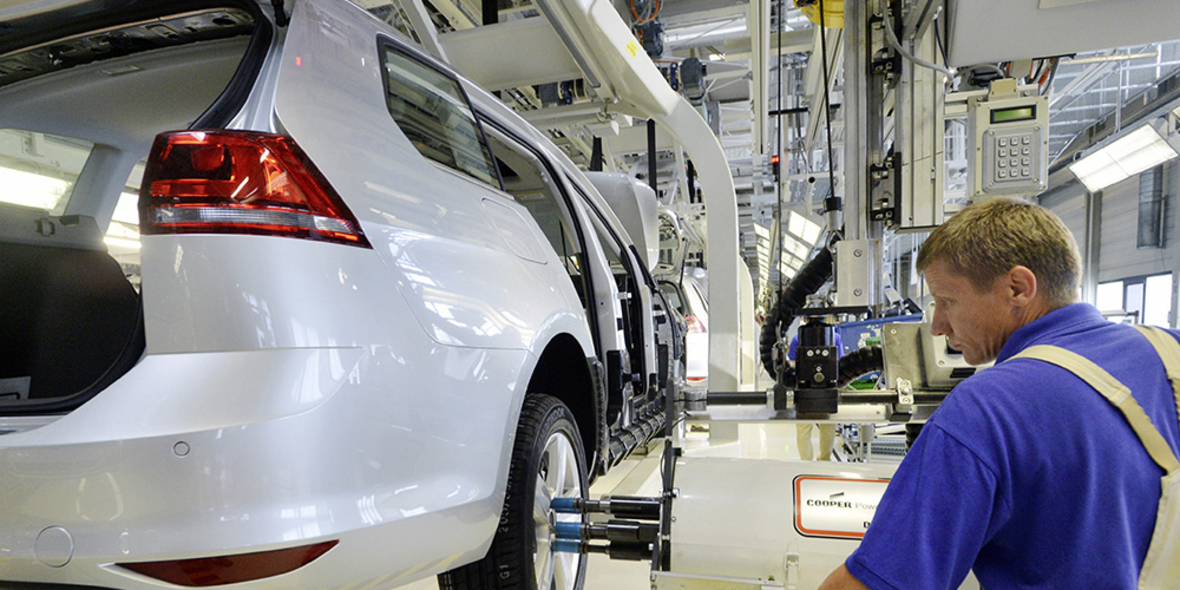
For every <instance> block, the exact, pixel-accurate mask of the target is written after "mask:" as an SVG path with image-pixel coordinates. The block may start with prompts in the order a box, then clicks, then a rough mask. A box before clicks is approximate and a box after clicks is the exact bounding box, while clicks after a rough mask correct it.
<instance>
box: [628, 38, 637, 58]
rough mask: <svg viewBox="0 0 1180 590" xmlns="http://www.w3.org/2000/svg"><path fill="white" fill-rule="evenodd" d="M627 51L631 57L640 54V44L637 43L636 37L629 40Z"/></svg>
mask: <svg viewBox="0 0 1180 590" xmlns="http://www.w3.org/2000/svg"><path fill="white" fill-rule="evenodd" d="M627 53H630V54H631V57H635V56H636V55H637V54H639V44H638V43H636V42H635V40H634V39H632V40H630V41H628V42H627Z"/></svg>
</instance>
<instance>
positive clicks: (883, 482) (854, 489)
mask: <svg viewBox="0 0 1180 590" xmlns="http://www.w3.org/2000/svg"><path fill="white" fill-rule="evenodd" d="M888 485H889V480H887V479H855V478H840V477H823V476H818V475H800V476H798V477H796V478H795V530H797V531H799V534H800V535H803V536H806V537H828V538H833V539H863V538H864V536H865V530H867V529H868V528H869V524H870V523H872V522H873V515H874V514H876V512H877V504H879V503H880V502H881V496H883V495H885V487H886V486H888Z"/></svg>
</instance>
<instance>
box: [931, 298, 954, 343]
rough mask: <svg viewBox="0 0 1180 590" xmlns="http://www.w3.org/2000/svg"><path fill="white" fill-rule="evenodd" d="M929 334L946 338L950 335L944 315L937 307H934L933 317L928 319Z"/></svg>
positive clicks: (949, 327)
mask: <svg viewBox="0 0 1180 590" xmlns="http://www.w3.org/2000/svg"><path fill="white" fill-rule="evenodd" d="M930 333H931V334H934V335H935V336H946V335H949V334H950V333H951V326H950V324H949V323H948V322H947V321H946V314H945V313H943V312H942V311H941V310H940V309H939V306H937V305H935V306H934V315H933V317H932V318H931V319H930Z"/></svg>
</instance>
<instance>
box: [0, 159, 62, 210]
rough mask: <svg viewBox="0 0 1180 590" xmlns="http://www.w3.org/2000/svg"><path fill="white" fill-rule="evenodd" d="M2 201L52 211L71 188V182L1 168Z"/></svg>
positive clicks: (0, 192) (0, 199)
mask: <svg viewBox="0 0 1180 590" xmlns="http://www.w3.org/2000/svg"><path fill="white" fill-rule="evenodd" d="M0 186H2V187H4V190H3V191H0V201H3V202H5V203H13V204H15V205H24V206H25V207H36V208H38V209H45V210H46V211H52V210H53V208H54V207H56V206H57V204H58V202H60V201H61V198H62V197H63V196H64V195H65V194H66V191H68V190H69V189H70V183H69V182H66V181H64V180H61V179H60V178H49V177H48V176H41V175H40V174H33V173H32V172H24V171H21V170H13V169H11V168H0Z"/></svg>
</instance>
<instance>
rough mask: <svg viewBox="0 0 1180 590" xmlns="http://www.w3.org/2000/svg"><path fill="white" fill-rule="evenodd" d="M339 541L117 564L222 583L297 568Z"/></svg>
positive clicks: (176, 580)
mask: <svg viewBox="0 0 1180 590" xmlns="http://www.w3.org/2000/svg"><path fill="white" fill-rule="evenodd" d="M337 543H339V541H327V542H324V543H317V544H315V545H304V546H302V547H291V548H289V549H279V550H277V551H259V552H257V553H240V554H237V555H219V556H217V557H201V558H197V559H177V560H174V561H141V562H137V563H119V564H116V565H118V566H119V567H121V568H125V569H129V570H131V571H133V572H136V573H138V574H143V575H145V576H147V577H149V578H155V579H157V580H162V581H164V582H168V583H170V584H176V585H177V586H190V587H191V586H220V585H222V584H235V583H238V582H248V581H250V580H259V579H262V578H269V577H272V576H277V575H280V574H285V573H287V572H290V571H294V570H297V569H299V568H301V567H303V566H305V565H307V564H309V563H311V562H313V561H315V560H316V559H319V557H320V556H321V555H323V554H325V553H327V552H328V550H329V549H331V548H333V547H335V546H336V544H337Z"/></svg>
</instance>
